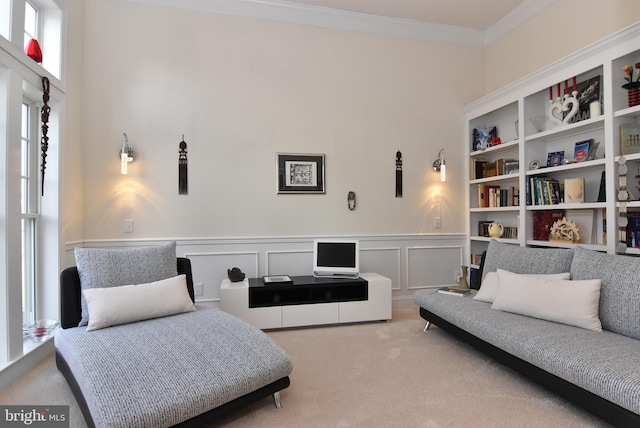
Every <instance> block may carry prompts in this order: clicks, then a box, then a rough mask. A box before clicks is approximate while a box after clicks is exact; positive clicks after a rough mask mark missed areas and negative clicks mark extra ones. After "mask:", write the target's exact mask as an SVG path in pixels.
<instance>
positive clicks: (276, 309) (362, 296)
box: [220, 273, 391, 329]
mask: <svg viewBox="0 0 640 428" xmlns="http://www.w3.org/2000/svg"><path fill="white" fill-rule="evenodd" d="M291 279H292V281H293V284H269V285H264V284H263V283H262V279H260V278H252V279H245V280H244V281H242V282H231V281H229V280H228V279H225V280H223V281H222V285H221V286H220V309H222V310H223V311H225V312H228V313H230V314H232V315H235V316H237V317H238V318H242V319H243V320H245V321H247V322H248V323H249V324H252V325H254V326H256V327H258V328H261V329H270V328H283V327H300V326H310V325H320V324H340V323H348V322H361V321H382V320H389V319H391V280H390V279H389V278H385V277H384V276H382V275H378V274H376V273H363V274H361V275H360V278H358V279H343V278H341V279H333V278H314V277H313V276H298V277H295V276H294V277H291Z"/></svg>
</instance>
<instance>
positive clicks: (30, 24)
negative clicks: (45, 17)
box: [24, 1, 38, 49]
mask: <svg viewBox="0 0 640 428" xmlns="http://www.w3.org/2000/svg"><path fill="white" fill-rule="evenodd" d="M31 39H38V10H37V9H36V8H35V7H34V6H33V5H32V4H31V3H29V2H28V1H27V2H25V5H24V48H25V49H26V47H27V44H28V43H29V40H31Z"/></svg>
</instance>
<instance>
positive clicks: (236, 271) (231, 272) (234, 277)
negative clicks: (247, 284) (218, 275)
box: [227, 267, 244, 282]
mask: <svg viewBox="0 0 640 428" xmlns="http://www.w3.org/2000/svg"><path fill="white" fill-rule="evenodd" d="M227 276H228V277H229V281H231V282H240V281H244V273H243V272H242V271H241V270H240V268H237V267H234V268H231V269H227Z"/></svg>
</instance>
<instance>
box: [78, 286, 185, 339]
mask: <svg viewBox="0 0 640 428" xmlns="http://www.w3.org/2000/svg"><path fill="white" fill-rule="evenodd" d="M82 293H83V294H84V297H85V299H86V300H87V307H88V309H89V325H88V326H87V331H92V330H98V329H101V328H105V327H110V326H112V325H119V324H126V323H130V322H135V321H142V320H146V319H151V318H160V317H165V316H168V315H175V314H179V313H182V312H192V311H195V310H196V307H195V306H194V304H193V301H191V297H190V296H189V291H188V290H187V280H186V276H185V275H178V276H174V277H172V278H167V279H162V280H160V281H156V282H151V283H148V284H139V285H123V286H120V287H108V288H88V289H86V290H83V291H82Z"/></svg>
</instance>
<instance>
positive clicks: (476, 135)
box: [471, 126, 498, 152]
mask: <svg viewBox="0 0 640 428" xmlns="http://www.w3.org/2000/svg"><path fill="white" fill-rule="evenodd" d="M497 136H498V128H496V127H495V126H483V127H481V128H474V129H473V143H472V144H471V150H472V151H474V152H475V151H476V150H484V149H486V148H487V147H491V140H492V139H493V138H495V137H497Z"/></svg>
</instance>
